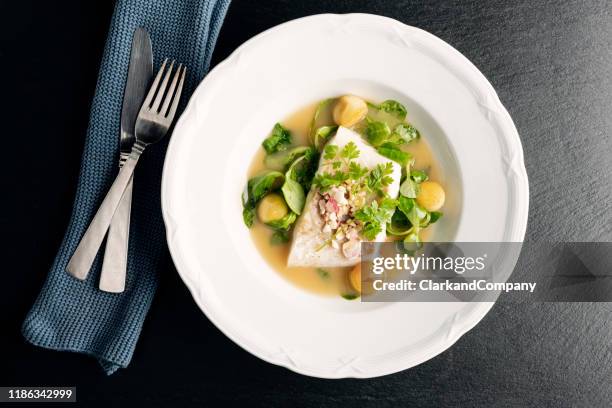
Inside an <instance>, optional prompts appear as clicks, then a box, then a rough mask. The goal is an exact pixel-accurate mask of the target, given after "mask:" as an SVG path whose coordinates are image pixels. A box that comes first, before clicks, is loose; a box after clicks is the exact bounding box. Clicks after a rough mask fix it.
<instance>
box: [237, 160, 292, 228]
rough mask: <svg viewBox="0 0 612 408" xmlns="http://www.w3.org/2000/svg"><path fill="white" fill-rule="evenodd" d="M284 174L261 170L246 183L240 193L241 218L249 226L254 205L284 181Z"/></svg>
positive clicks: (251, 222)
mask: <svg viewBox="0 0 612 408" xmlns="http://www.w3.org/2000/svg"><path fill="white" fill-rule="evenodd" d="M284 179H285V176H284V175H283V173H280V172H278V171H272V170H270V171H266V172H263V173H261V174H259V175H257V176H255V177H253V178H252V179H250V180H249V181H248V183H247V187H246V190H245V191H244V193H243V194H242V207H243V209H242V219H243V221H244V223H245V225H246V226H247V227H249V228H251V227H252V226H253V220H254V219H255V206H256V205H257V203H258V202H259V200H261V199H262V198H263V197H264V196H265V195H266V194H268V193H270V192H271V191H274V190H276V189H278V188H279V187H280V186H281V185H282V184H283V182H284Z"/></svg>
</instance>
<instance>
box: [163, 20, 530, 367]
mask: <svg viewBox="0 0 612 408" xmlns="http://www.w3.org/2000/svg"><path fill="white" fill-rule="evenodd" d="M325 18H327V19H329V18H331V19H342V20H343V21H347V20H351V19H370V20H371V21H372V23H373V24H380V23H382V24H386V25H388V26H389V27H394V28H400V29H402V30H405V31H413V32H415V33H418V35H421V36H424V37H427V38H428V39H429V40H432V41H434V42H437V43H438V45H439V46H441V47H443V48H444V49H445V52H449V53H451V54H455V57H458V58H459V59H460V60H461V63H462V64H464V65H465V66H466V67H468V68H469V69H470V71H471V73H472V76H473V77H472V79H473V80H474V81H477V82H478V84H477V85H478V88H479V89H480V90H484V91H485V92H484V93H485V94H486V96H487V97H490V98H492V99H491V100H490V101H489V102H488V103H489V104H493V105H494V107H495V113H498V114H500V117H499V119H498V120H497V123H499V124H500V126H501V125H503V126H502V129H504V130H505V133H507V134H508V135H509V137H511V138H512V139H513V140H511V142H512V143H513V144H514V145H515V156H514V157H513V158H512V163H511V164H512V169H513V170H514V171H515V173H516V181H517V184H519V187H517V189H516V190H517V191H519V192H522V193H523V194H519V195H517V197H515V198H514V202H515V209H520V208H522V209H524V213H523V214H520V215H518V216H517V223H516V225H515V230H514V234H513V235H516V236H520V240H521V241H522V240H523V239H524V237H525V233H526V230H527V220H528V211H529V183H528V176H527V171H526V168H525V162H524V155H523V146H522V142H521V139H520V137H519V134H518V130H517V129H516V126H515V124H514V122H513V121H512V118H511V117H510V114H509V113H508V111H507V109H506V108H505V107H504V105H503V104H502V103H501V101H500V99H499V96H498V95H497V92H496V91H495V89H494V88H493V86H492V85H491V83H490V82H489V81H488V80H487V78H486V77H485V76H484V74H482V72H480V70H478V68H477V67H476V66H475V65H474V64H473V63H472V62H471V61H470V60H469V59H468V58H467V57H465V56H464V55H463V54H462V53H461V52H460V51H458V50H457V49H455V48H454V47H453V46H452V45H450V44H448V43H447V42H446V41H444V40H442V39H441V38H439V37H437V36H436V35H434V34H431V33H429V32H427V31H425V30H423V29H420V28H418V27H414V26H411V25H408V24H405V23H403V22H401V21H399V20H396V19H393V18H390V17H385V16H380V15H376V14H369V13H348V14H332V13H324V14H315V15H310V16H305V17H300V18H296V19H293V20H289V21H286V22H284V23H281V24H279V25H276V26H274V27H271V28H269V29H267V30H264V31H262V32H261V33H258V34H257V35H255V36H253V37H251V38H250V39H248V40H247V41H245V42H244V43H242V44H241V45H240V46H239V47H238V48H236V49H235V50H234V51H233V52H232V53H231V54H230V55H229V56H228V57H227V58H225V59H224V60H223V61H221V62H220V63H219V64H217V65H216V66H215V67H214V68H213V69H212V70H211V71H210V72H209V73H208V74H207V75H206V76H205V77H204V78H203V80H202V81H201V82H200V83H199V84H198V86H197V87H196V89H195V90H194V92H193V94H192V96H191V97H190V100H189V102H188V104H187V106H186V108H185V110H184V111H183V112H182V114H181V116H180V118H179V119H178V121H177V123H176V126H175V130H176V129H182V127H183V126H184V125H183V123H184V122H186V121H187V120H188V118H189V117H191V116H193V114H194V110H195V107H194V105H195V100H196V99H197V98H196V97H195V96H196V95H198V94H199V93H200V92H202V90H201V89H203V88H204V87H205V86H206V84H208V83H209V82H211V81H213V80H214V79H215V77H217V76H218V75H219V74H220V73H222V72H223V71H224V70H225V69H227V68H229V67H231V65H233V64H235V63H236V62H237V60H238V59H239V56H240V54H241V53H242V51H243V50H244V49H246V48H248V47H249V46H250V45H251V44H253V43H255V42H257V41H260V40H261V39H262V38H264V37H266V36H269V35H272V34H274V33H275V32H276V31H280V30H282V29H283V28H285V27H286V26H289V25H296V24H303V23H304V22H307V21H311V20H318V19H325ZM375 20H377V21H375ZM473 86H474V84H473V83H469V84H466V87H468V88H470V89H471V88H472V87H473ZM497 133H499V132H497ZM499 137H500V136H499V135H498V138H499ZM504 139H508V137H505V138H504ZM507 141H510V140H507ZM177 143H178V142H177V140H176V138H174V137H171V138H170V141H169V144H168V149H167V152H166V156H165V159H164V166H163V174H162V181H161V207H162V217H163V220H164V224H165V226H166V241H167V243H168V250H169V252H170V255H171V258H172V261H173V263H174V265H175V267H176V270H177V272H178V274H179V276H180V277H181V280H182V281H183V282H184V283H185V285H186V286H187V288H188V290H189V291H190V293H191V295H192V297H193V299H194V301H195V302H196V304H197V305H198V307H199V308H200V310H202V312H203V313H204V314H205V315H206V317H207V318H208V319H209V320H210V321H211V322H212V323H213V324H214V325H215V326H216V327H217V329H219V330H220V331H221V332H222V333H223V334H224V335H225V336H227V337H228V338H229V339H230V340H232V341H233V342H234V343H236V344H237V345H238V346H240V347H241V348H243V349H245V350H246V351H248V352H249V353H251V354H253V355H254V356H256V357H258V358H260V359H262V360H264V361H266V362H268V363H271V364H274V365H279V366H282V367H285V368H287V369H289V370H291V371H293V372H296V373H299V374H302V375H307V376H312V377H317V378H327V379H337V378H372V377H378V376H383V375H388V374H392V373H396V372H399V371H403V370H406V369H408V368H412V367H414V366H417V365H419V364H421V363H423V362H425V361H427V360H430V359H431V358H433V357H435V356H437V355H438V354H440V353H442V352H443V351H445V350H447V349H448V348H450V347H451V346H452V345H453V344H455V343H456V342H457V341H458V340H459V339H460V338H461V337H462V336H463V335H464V334H465V333H467V332H468V331H470V330H471V329H472V328H474V327H475V326H476V325H477V324H478V323H479V322H480V321H481V320H482V319H483V318H484V316H486V314H487V313H488V312H489V311H490V309H491V308H492V307H493V305H494V304H495V302H481V303H478V304H474V305H475V306H474V307H472V308H469V309H468V308H463V309H461V310H459V311H458V312H456V313H455V315H453V317H454V318H453V321H454V324H455V325H456V324H457V321H461V323H462V324H461V325H460V326H453V330H452V334H449V335H448V336H446V339H445V340H444V341H443V342H439V343H438V344H436V345H434V346H431V347H428V348H427V349H426V350H425V351H424V352H423V353H421V354H420V355H419V357H418V358H414V359H413V360H412V361H411V363H410V364H409V365H405V364H399V365H398V366H397V367H395V366H394V367H393V368H391V369H382V370H380V371H379V372H367V373H363V375H360V373H358V372H355V371H353V372H351V373H350V374H349V375H347V374H346V373H345V372H338V371H337V372H324V371H323V370H322V369H321V370H320V371H316V370H314V371H313V370H308V369H305V368H304V367H302V366H299V365H295V364H290V363H287V362H285V361H283V360H282V359H280V358H276V359H274V358H272V356H270V355H268V354H266V353H261V352H259V351H258V350H256V348H257V347H256V346H255V345H254V344H250V343H249V342H248V341H244V339H243V338H240V336H239V335H238V334H236V333H230V330H229V327H226V326H225V325H224V324H222V323H221V322H220V321H219V319H218V316H216V315H215V314H214V313H211V311H210V309H209V307H208V305H207V304H206V302H204V301H202V299H201V297H200V296H199V292H198V290H197V288H195V287H194V285H193V283H192V282H191V280H190V279H189V278H188V277H187V276H186V274H185V273H184V272H181V269H183V268H185V269H187V267H186V266H185V265H184V264H183V262H184V261H183V260H182V259H181V258H180V257H178V256H177V255H176V252H177V251H178V250H177V249H173V245H172V242H173V237H172V235H173V233H174V229H173V226H172V225H171V224H172V222H171V219H170V214H169V210H168V207H169V204H167V194H168V193H166V191H167V189H168V173H169V170H168V167H169V164H168V163H169V161H170V160H169V157H171V156H172V151H173V150H174V149H176V147H175V146H176V144H177ZM520 187H522V188H520ZM466 312H467V315H466ZM459 314H461V315H465V316H462V317H461V318H459V319H457V318H456V317H457V315H459ZM400 359H401V358H398V360H400ZM402 362H403V360H402Z"/></svg>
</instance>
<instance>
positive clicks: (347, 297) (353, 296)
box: [340, 293, 359, 300]
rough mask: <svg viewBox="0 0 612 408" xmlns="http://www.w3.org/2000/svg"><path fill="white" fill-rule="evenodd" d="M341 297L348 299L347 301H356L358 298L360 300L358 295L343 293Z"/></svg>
mask: <svg viewBox="0 0 612 408" xmlns="http://www.w3.org/2000/svg"><path fill="white" fill-rule="evenodd" d="M340 296H342V298H344V299H346V300H355V299H357V298H359V295H358V294H356V293H343V294H341V295H340Z"/></svg>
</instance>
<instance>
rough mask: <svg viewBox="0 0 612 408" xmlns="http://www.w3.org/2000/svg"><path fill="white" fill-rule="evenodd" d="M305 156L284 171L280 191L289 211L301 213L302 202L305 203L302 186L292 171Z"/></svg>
mask: <svg viewBox="0 0 612 408" xmlns="http://www.w3.org/2000/svg"><path fill="white" fill-rule="evenodd" d="M304 157H305V156H302V157H300V158H299V159H298V160H297V161H295V162H294V163H293V165H291V167H290V168H289V170H288V171H287V173H285V183H284V184H283V186H282V187H281V191H282V192H283V197H285V201H286V202H287V205H288V206H289V208H291V211H293V212H294V213H296V214H298V215H299V214H301V213H302V210H303V209H304V204H305V203H306V194H305V193H304V188H303V187H302V185H301V184H300V183H299V182H298V181H297V180H296V174H295V172H294V166H296V165H297V164H299V162H300V161H302V160H304Z"/></svg>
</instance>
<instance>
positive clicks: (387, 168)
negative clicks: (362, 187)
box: [368, 162, 393, 195]
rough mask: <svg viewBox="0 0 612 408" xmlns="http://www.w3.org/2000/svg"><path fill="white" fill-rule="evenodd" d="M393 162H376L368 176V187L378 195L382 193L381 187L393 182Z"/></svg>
mask: <svg viewBox="0 0 612 408" xmlns="http://www.w3.org/2000/svg"><path fill="white" fill-rule="evenodd" d="M391 174H393V164H392V163H391V162H386V163H385V164H378V165H377V166H376V167H374V168H373V169H372V170H371V171H370V174H369V176H368V187H369V188H370V190H372V191H376V192H377V193H379V194H380V195H384V191H383V188H384V187H387V186H388V185H390V184H391V183H393V177H391Z"/></svg>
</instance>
